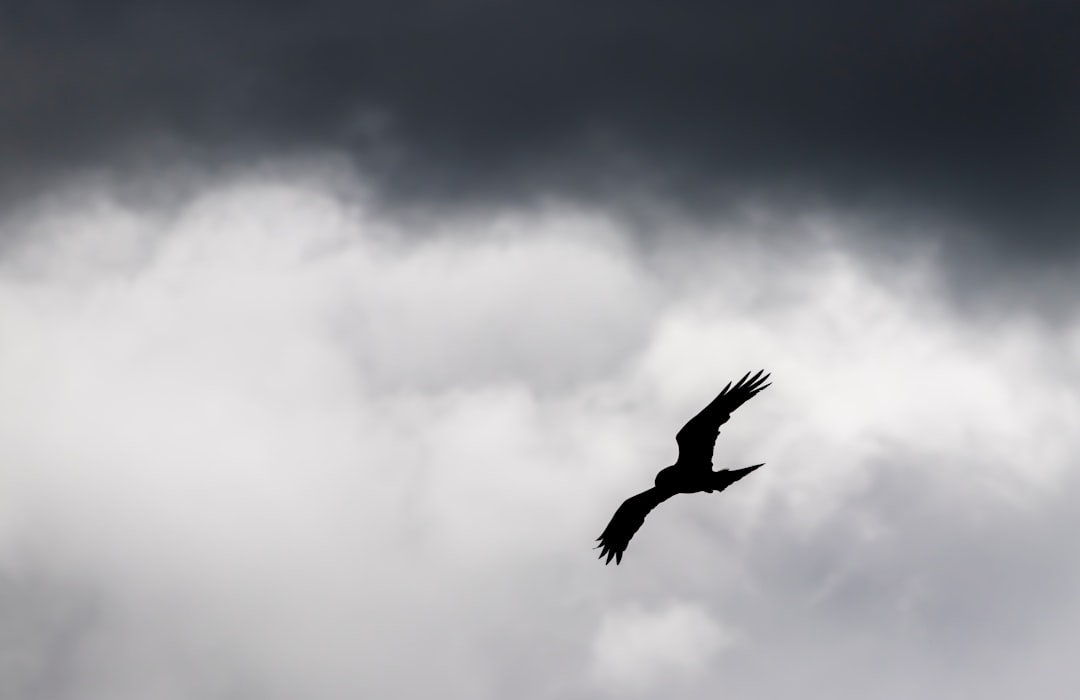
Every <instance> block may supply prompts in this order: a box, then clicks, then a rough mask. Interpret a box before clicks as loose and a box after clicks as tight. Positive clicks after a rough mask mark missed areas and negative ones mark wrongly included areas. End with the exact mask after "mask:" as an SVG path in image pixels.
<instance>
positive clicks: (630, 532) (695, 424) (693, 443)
mask: <svg viewBox="0 0 1080 700" xmlns="http://www.w3.org/2000/svg"><path fill="white" fill-rule="evenodd" d="M763 372H764V370H761V371H759V372H758V373H757V374H755V375H754V376H753V377H750V373H749V372H747V373H746V375H744V376H743V378H742V379H740V380H739V381H738V382H736V384H735V386H734V387H733V386H731V383H730V382H729V383H728V385H727V386H726V387H724V390H723V391H721V392H720V394H719V395H718V396H717V397H716V398H715V399H713V400H712V402H711V403H710V404H709V405H708V406H706V407H705V408H704V409H702V410H701V412H700V413H698V414H697V415H696V416H694V417H693V418H691V419H690V421H689V422H687V424H686V425H684V426H683V428H682V430H680V431H679V432H678V434H677V435H676V436H675V441H676V442H677V443H678V445H679V459H678V460H677V461H676V462H675V464H673V465H671V466H670V467H665V468H664V469H661V470H660V472H659V473H657V475H656V479H655V481H654V486H653V487H652V488H651V489H649V490H647V491H643V492H641V493H639V494H637V495H636V496H632V497H630V498H628V499H626V500H625V501H624V502H623V504H622V505H621V506H619V508H618V510H616V511H615V515H614V516H612V518H611V522H610V523H608V526H607V527H606V528H605V529H604V532H603V533H601V535H600V537H598V538H597V539H598V540H599V541H600V544H599V545H597V546H598V547H600V548H601V550H600V557H601V558H603V557H604V556H607V561H606V562H605V563H607V564H610V563H611V559H612V558H614V559H615V563H616V564H619V563H620V562H621V561H622V555H623V552H625V551H626V547H627V545H629V543H630V538H631V537H633V536H634V533H636V532H637V531H638V528H640V527H641V524H642V523H643V522H645V516H646V515H648V514H649V512H650V511H652V509H653V508H655V507H656V506H658V505H660V504H661V503H663V502H664V501H666V500H667V499H669V498H671V497H672V496H674V495H676V494H680V493H702V492H704V493H713V492H716V491H723V490H724V489H726V488H727V487H728V486H730V485H731V484H733V483H735V482H736V481H738V480H739V479H741V478H743V477H744V476H746V475H747V474H749V473H750V472H752V471H754V470H755V469H758V468H759V467H762V466H764V465H763V464H755V465H753V466H751V467H746V468H745V469H734V470H728V469H721V470H719V471H713V468H712V456H713V447H714V446H715V444H716V437H717V435H718V434H719V432H720V426H721V425H723V424H724V423H726V422H727V420H728V418H730V417H731V413H732V411H734V410H735V409H736V408H738V407H739V406H741V405H743V404H744V403H746V402H747V401H749V400H750V399H751V398H753V397H754V396H755V395H757V393H758V392H760V391H761V390H763V389H764V388H765V387H767V386H769V385H768V384H766V383H765V380H767V379H768V378H769V375H767V374H766V375H765V376H764V377H763V376H761V375H762V373H763Z"/></svg>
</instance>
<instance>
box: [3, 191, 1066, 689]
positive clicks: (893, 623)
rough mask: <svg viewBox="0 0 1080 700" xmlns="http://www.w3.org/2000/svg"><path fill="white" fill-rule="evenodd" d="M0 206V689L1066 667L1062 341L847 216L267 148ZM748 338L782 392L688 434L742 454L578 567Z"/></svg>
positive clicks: (667, 455) (746, 682)
mask: <svg viewBox="0 0 1080 700" xmlns="http://www.w3.org/2000/svg"><path fill="white" fill-rule="evenodd" d="M792 225H793V226H796V225H801V224H800V223H799V222H798V221H795V222H792ZM4 226H5V228H7V230H9V232H11V233H12V239H11V240H13V241H17V244H16V245H12V246H10V247H9V249H8V250H7V251H6V252H5V255H4V256H3V258H0V338H2V339H3V342H2V343H0V386H3V387H4V389H3V391H2V392H0V481H2V483H3V484H4V488H3V489H2V492H0V514H2V515H0V572H2V574H3V577H4V578H3V581H5V582H11V583H10V585H7V584H5V585H4V587H2V588H0V611H2V614H3V615H4V625H3V627H4V628H5V629H6V630H16V631H13V632H11V633H10V635H9V636H6V637H4V639H3V640H0V654H3V656H4V660H3V663H0V675H2V676H3V677H2V678H0V687H9V688H31V690H28V691H25V692H26V693H28V695H27V696H28V697H34V695H33V693H37V697H43V698H49V700H53V699H58V700H59V699H63V698H80V699H81V700H95V699H97V698H147V697H154V698H157V697H160V698H173V697H191V696H199V697H205V698H256V699H259V700H262V699H267V700H273V699H275V698H287V697H298V696H317V697H327V698H337V697H356V696H358V695H360V696H378V697H390V698H394V697H416V696H424V695H432V694H434V693H438V694H439V695H440V696H441V697H447V698H457V697H461V698H465V697H468V698H478V697H479V698H483V697H506V696H513V697H521V698H538V697H547V696H551V695H559V696H560V697H574V698H587V697H595V696H597V695H598V694H603V693H604V692H605V691H604V688H603V687H598V685H597V680H598V678H603V679H606V680H607V682H608V683H616V684H622V685H620V687H629V686H634V687H635V688H638V689H640V694H641V695H642V696H644V697H662V696H664V690H663V687H664V685H665V683H666V682H667V679H670V678H672V677H679V678H680V680H679V681H678V682H679V683H680V684H682V686H681V687H683V688H684V689H685V690H686V692H687V695H688V696H690V697H713V696H714V695H715V689H716V688H717V687H724V688H725V689H726V690H727V691H728V692H732V693H738V694H743V695H751V694H753V695H754V696H755V697H763V698H783V697H790V696H791V695H792V694H794V693H795V692H797V691H801V690H805V689H806V688H808V687H812V688H815V689H817V690H818V691H819V692H821V693H822V694H826V695H828V696H829V697H833V698H845V697H865V696H866V695H867V694H869V693H871V692H874V694H875V696H884V697H912V695H913V694H918V695H919V696H922V697H930V698H935V697H937V698H946V697H956V696H957V695H978V696H980V697H987V698H991V699H993V698H999V697H1000V698H1005V697H1014V696H1015V693H1016V692H1017V691H1018V689H1019V688H1021V687H1025V684H1027V683H1029V682H1032V681H1031V679H1032V678H1039V679H1057V680H1059V681H1060V682H1061V685H1052V684H1051V683H1050V680H1046V681H1045V683H1046V686H1045V687H1046V689H1047V693H1048V697H1053V696H1054V690H1053V689H1054V688H1057V687H1063V688H1067V687H1070V686H1069V685H1068V683H1069V681H1070V680H1071V679H1074V678H1075V674H1074V673H1073V672H1072V670H1071V669H1072V666H1073V664H1072V663H1071V661H1070V660H1069V658H1067V656H1066V655H1064V654H1062V653H1061V652H1060V651H1059V650H1060V649H1067V648H1074V647H1075V643H1076V641H1077V640H1076V639H1075V629H1076V626H1075V624H1073V622H1074V621H1075V620H1076V617H1077V613H1078V612H1080V606H1077V604H1076V603H1077V601H1076V599H1075V596H1074V594H1073V591H1074V590H1075V585H1074V584H1075V582H1076V574H1077V567H1076V564H1077V559H1076V557H1075V556H1074V555H1073V554H1072V552H1073V551H1074V550H1075V548H1074V547H1072V546H1071V543H1070V541H1069V534H1068V533H1070V532H1072V531H1073V530H1074V529H1075V516H1074V515H1073V514H1074V512H1075V508H1074V507H1072V506H1073V504H1074V503H1075V502H1076V497H1077V490H1076V489H1077V487H1076V479H1075V455H1076V454H1077V447H1078V446H1077V443H1076V440H1077V438H1076V436H1077V435H1080V431H1078V430H1077V428H1078V424H1080V403H1078V401H1080V394H1078V392H1077V387H1078V384H1077V373H1076V348H1077V344H1076V339H1077V338H1080V332H1078V331H1077V329H1076V327H1075V326H1062V327H1056V328H1055V327H1050V326H1047V325H1046V324H1042V323H1038V322H1035V320H1034V319H1033V317H1031V316H1030V315H1026V314H1022V313H1020V312H1019V311H1014V312H1011V313H1009V314H1003V315H1002V316H1000V317H999V318H997V319H987V318H972V319H968V318H963V317H959V316H957V315H956V314H955V312H954V310H953V308H952V307H951V306H950V305H948V304H945V303H943V302H942V299H941V297H940V295H939V293H938V291H937V290H939V289H940V288H941V287H940V284H941V270H940V269H939V268H938V267H936V263H935V260H934V259H933V258H930V257H927V258H911V259H908V260H906V261H904V263H903V264H902V265H894V266H892V267H891V268H889V267H883V266H881V263H880V261H879V260H876V259H875V258H872V257H866V256H864V255H862V254H861V253H860V252H859V251H858V250H857V249H853V248H850V247H847V246H846V245H845V242H846V241H847V240H848V238H846V237H845V236H844V235H841V234H842V233H843V232H842V231H838V232H837V235H832V236H819V237H815V238H814V240H815V241H818V242H817V243H815V244H814V245H807V246H806V247H805V248H801V249H798V250H795V249H792V250H789V251H782V254H773V251H772V250H771V249H770V248H769V247H768V246H764V247H762V246H757V245H755V243H754V241H756V240H758V239H757V238H756V237H755V236H752V235H747V236H739V237H725V236H713V237H708V236H707V237H700V238H699V237H693V236H689V237H685V238H680V239H678V240H677V241H674V242H672V244H671V245H668V246H665V247H664V248H663V249H661V250H649V249H647V248H643V247H641V246H638V245H636V244H635V239H633V237H632V235H631V234H630V233H628V232H627V231H626V230H625V229H624V228H623V227H622V224H621V223H620V222H619V220H618V219H615V218H611V217H608V216H606V215H605V212H604V211H603V210H595V209H587V208H577V209H574V208H569V207H557V206H552V207H550V208H548V209H545V210H515V209H503V210H498V211H492V212H489V213H488V215H478V214H476V213H473V214H471V215H469V216H464V215H463V216H462V217H461V218H445V219H442V220H438V221H437V222H435V223H433V221H432V220H423V219H418V220H415V221H413V222H412V223H408V222H406V221H404V220H402V219H400V218H395V217H389V216H385V215H384V214H383V213H382V212H380V210H378V209H377V208H373V207H370V206H368V205H367V204H365V202H364V200H363V199H359V200H350V199H344V198H342V197H341V196H340V191H339V190H332V189H327V188H326V187H324V185H323V183H322V181H320V180H318V179H315V180H305V179H302V178H295V177H291V178H284V179H280V178H279V179H274V178H267V177H265V176H260V175H258V174H249V175H247V176H244V177H240V178H237V179H235V180H232V181H228V182H225V181H218V182H213V183H210V184H208V185H207V186H206V187H205V188H204V189H203V190H202V191H201V192H200V193H199V194H198V196H196V197H195V198H193V199H191V200H190V201H188V202H186V203H184V204H182V205H180V206H176V207H172V208H168V209H161V210H158V209H153V208H146V207H144V208H133V207H130V206H128V205H126V204H125V203H124V202H123V200H121V199H118V198H117V197H116V196H115V194H114V192H113V191H112V190H111V189H109V188H107V187H106V188H102V189H99V190H96V191H89V192H86V193H84V194H83V196H81V197H79V198H75V199H59V200H54V201H53V203H52V204H51V205H50V206H44V207H42V208H41V209H39V210H37V211H33V212H29V213H24V214H22V215H21V216H20V217H17V218H9V219H7V220H6V221H5V222H4ZM410 226H411V227H414V228H409V227H410ZM760 366H764V367H766V368H768V369H770V370H772V371H773V373H774V377H775V384H774V385H773V386H772V387H770V388H769V390H768V391H767V392H766V393H764V394H762V395H761V396H760V397H758V398H756V399H755V400H754V401H753V402H752V403H751V404H748V405H747V406H746V407H744V408H743V409H740V411H739V413H738V415H737V416H735V417H734V418H733V420H732V422H731V423H730V424H729V427H727V428H725V430H724V432H723V434H722V436H721V439H720V441H719V443H718V452H717V464H718V465H721V466H733V467H735V466H743V465H745V464H750V463H756V462H759V461H764V462H766V463H767V467H766V468H765V469H762V470H761V471H759V472H757V473H755V475H754V478H753V479H750V480H746V481H745V482H740V484H739V486H738V488H733V489H732V490H731V491H730V492H726V493H725V494H723V496H720V497H706V496H687V497H684V498H680V499H677V500H675V501H672V502H671V503H670V504H665V506H664V507H663V508H660V509H658V510H657V511H656V512H655V513H654V514H652V515H650V517H649V521H648V523H647V525H646V526H645V527H644V528H642V530H641V532H639V533H638V535H637V536H636V537H635V539H634V541H633V543H632V545H631V549H630V550H629V551H628V553H627V557H626V558H625V559H624V561H623V565H622V566H621V567H619V568H618V569H615V567H603V566H601V565H599V564H598V563H597V562H596V561H595V559H594V558H593V557H594V556H595V552H594V551H592V550H591V549H590V545H591V542H592V540H593V538H594V537H595V536H596V534H598V533H599V531H600V530H601V529H602V528H603V525H604V524H605V523H606V521H607V519H608V518H609V517H610V515H611V513H612V512H613V511H614V508H615V507H616V506H617V505H618V503H619V502H620V501H621V500H622V499H623V498H625V497H627V496H629V495H632V494H633V493H634V492H636V491H638V490H642V489H644V488H646V487H647V486H648V485H649V484H650V483H651V479H652V476H653V474H654V472H655V471H656V470H657V469H658V468H659V467H662V466H664V465H666V464H670V463H671V461H672V460H673V459H674V458H675V445H674V441H673V435H674V432H675V431H676V430H677V428H678V426H679V425H681V424H682V422H684V421H685V420H686V419H687V418H689V417H690V416H691V415H693V413H694V412H695V411H697V410H698V409H699V408H700V406H701V405H703V403H704V402H705V401H707V400H708V399H709V398H711V395H712V394H713V393H714V392H715V391H717V390H719V388H720V387H722V386H723V384H724V383H725V382H726V381H728V380H729V379H732V378H735V377H736V376H738V375H740V374H741V373H742V372H744V371H745V370H746V369H750V368H756V367H760ZM34 590H43V591H48V592H49V593H48V594H45V593H42V594H41V595H40V596H39V597H38V596H36V595H33V594H31V593H30V591H34ZM28 601H29V602H28ZM648 630H653V631H658V632H657V634H661V633H662V634H665V635H667V638H668V640H669V641H668V643H664V644H662V645H661V644H657V645H656V646H653V643H654V642H657V641H658V640H659V639H660V637H657V636H655V635H654V634H653V633H652V632H650V633H649V634H645V632H646V631H648ZM736 632H737V635H736ZM729 635H736V636H735V637H729ZM729 638H731V639H734V641H736V642H737V643H732V644H730V645H726V644H727V642H726V641H725V640H728V639H729ZM680 650H681V651H680ZM721 652H722V653H721ZM987 669H990V670H989V671H988V670H987ZM1040 682H1041V681H1040ZM34 689H36V690H34ZM890 694H891V695H890Z"/></svg>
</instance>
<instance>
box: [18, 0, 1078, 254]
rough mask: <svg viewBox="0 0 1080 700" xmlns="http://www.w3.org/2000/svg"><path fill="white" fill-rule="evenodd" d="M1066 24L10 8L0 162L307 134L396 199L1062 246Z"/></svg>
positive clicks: (1066, 194) (48, 165)
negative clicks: (871, 223)
mask: <svg viewBox="0 0 1080 700" xmlns="http://www.w3.org/2000/svg"><path fill="white" fill-rule="evenodd" d="M1078 13H1080V10H1078V9H1077V6H1076V4H1075V3H1073V2H1068V1H1067V0H1060V1H1059V0H1047V1H1045V2H1039V3H1009V2H969V1H966V0H950V1H949V2H944V3H941V2H918V3H910V2H909V3H904V4H902V5H901V4H896V5H888V6H885V5H882V4H866V3H856V2H849V1H847V0H832V1H830V2H827V3H824V4H822V3H811V4H808V3H803V2H786V1H784V2H768V3H763V2H752V3H751V2H735V3H730V2H729V3H720V4H717V3H699V2H690V1H685V2H674V3H672V2H668V3H659V4H658V3H651V2H620V3H614V2H589V3H581V2H573V3H568V2H544V3H541V2H528V3H526V2H511V3H506V2H489V1H486V0H456V1H454V2H423V1H417V2H384V1H380V0H375V1H369V2H364V3H342V2H333V1H330V0H322V1H317V2H309V3H303V4H300V5H296V4H287V3H254V2H242V3H228V4H222V3H210V2H202V1H198V0H197V1H195V2H186V3H168V2H151V3H128V2H102V3H95V4H94V6H93V7H92V8H90V7H89V6H86V5H85V4H81V3H75V2H69V1H61V2H54V3H49V4H47V5H43V4H41V3H33V4H31V3H21V4H16V5H8V6H7V7H6V8H5V10H3V22H2V25H3V29H2V30H0V31H2V33H3V37H2V38H3V41H2V43H0V45H2V46H3V48H2V49H0V51H2V54H0V66H2V67H0V80H2V82H3V84H4V85H6V86H8V88H7V89H6V90H5V93H4V96H3V97H2V98H0V99H3V101H4V102H3V105H2V106H3V108H2V109H0V114H2V115H3V116H2V117H0V153H2V155H3V161H4V164H5V165H4V169H3V175H2V177H3V180H4V182H5V184H6V186H7V188H8V191H9V192H16V191H20V188H25V187H29V186H30V185H27V184H26V183H33V182H35V181H37V178H40V177H45V176H46V174H48V173H53V174H55V173H56V172H57V171H58V169H59V170H65V169H68V168H71V167H74V166H77V165H79V164H81V165H84V166H85V165H93V164H99V165H100V164H108V163H110V162H111V163H113V164H116V163H117V162H123V161H126V160H134V161H141V162H143V164H144V166H145V167H149V168H151V169H154V168H160V166H161V162H162V161H170V160H175V159H177V158H178V157H180V156H183V157H185V158H195V159H196V160H200V159H203V160H206V161H207V162H219V163H220V162H231V161H233V160H237V159H238V160H244V159H250V158H253V157H256V156H258V155H259V154H267V153H270V154H278V155H280V154H290V153H298V152H306V151H310V150H316V151H317V150H328V151H331V152H348V153H351V154H352V155H353V156H354V157H355V159H356V162H357V163H358V164H359V165H360V167H361V168H362V169H364V170H366V171H367V172H369V173H370V174H371V175H372V176H373V177H375V178H376V181H377V182H378V183H379V184H380V186H381V187H382V188H383V191H384V194H387V195H388V196H390V197H391V198H392V199H393V198H399V197H401V198H404V201H435V202H443V203H453V202H474V203H476V202H479V203H484V202H493V201H500V202H501V201H505V200H507V199H510V200H514V201H525V200H527V199H529V198H531V197H533V196H536V195H537V194H538V193H557V194H562V195H565V196H569V197H577V198H586V199H599V200H602V201H608V202H615V203H621V204H624V205H633V203H634V201H635V200H636V199H637V198H638V196H639V195H646V194H648V195H650V196H655V197H656V198H658V199H659V200H662V201H669V202H675V203H680V204H681V205H685V206H688V207H689V210H691V211H699V212H701V211H703V212H714V213H715V212H718V211H719V212H724V211H729V210H730V209H732V208H734V209H738V208H739V206H742V205H743V204H745V202H747V201H761V200H764V201H767V202H769V203H770V206H773V207H784V206H792V207H795V208H796V209H798V208H803V207H817V206H825V207H828V208H839V209H852V210H855V211H862V212H870V213H873V214H875V215H884V216H887V217H900V218H907V219H909V220H910V221H911V222H913V224H914V226H913V228H914V229H915V230H916V231H917V233H915V234H914V235H915V236H927V235H931V236H932V235H933V234H927V232H926V231H925V230H920V229H925V228H927V227H926V226H923V224H925V223H926V222H927V221H938V222H945V223H946V224H948V225H947V226H946V227H945V228H946V229H957V230H960V231H963V230H965V229H968V230H970V231H972V232H973V233H971V234H970V235H971V238H968V237H965V235H962V234H955V235H950V236H947V237H946V240H947V242H948V244H949V245H950V246H952V247H954V248H956V251H955V252H956V254H957V255H959V256H961V257H970V256H973V255H974V256H986V257H988V258H989V259H990V260H991V261H996V262H997V263H1001V262H1002V261H1006V262H1015V261H1016V260H1018V259H1020V260H1027V261H1035V262H1038V263H1046V262H1052V261H1055V260H1060V259H1061V256H1062V255H1063V254H1071V253H1074V252H1075V245H1074V239H1075V237H1074V236H1072V235H1071V232H1072V230H1074V229H1075V226H1076V224H1077V221H1078V220H1080V219H1078V217H1077V214H1078V211H1077V202H1078V201H1080V197H1077V196H1076V193H1077V184H1078V174H1080V173H1078V170H1077V163H1080V157H1078V155H1080V154H1078V151H1077V148H1078V147H1080V138H1078V128H1080V127H1078V126H1077V125H1078V124H1080V109H1078V107H1080V98H1078V97H1077V96H1078V95H1080V84H1078V82H1077V73H1076V71H1075V69H1074V68H1073V67H1074V66H1075V65H1077V64H1078V63H1080V53H1078V52H1080V49H1078V47H1080V40H1078V38H1080V33H1078V30H1077V27H1078V26H1080V25H1078V20H1080V15H1078ZM155 144H156V145H155ZM125 154H126V155H125ZM938 228H940V226H939V227H938ZM980 269H981V268H980Z"/></svg>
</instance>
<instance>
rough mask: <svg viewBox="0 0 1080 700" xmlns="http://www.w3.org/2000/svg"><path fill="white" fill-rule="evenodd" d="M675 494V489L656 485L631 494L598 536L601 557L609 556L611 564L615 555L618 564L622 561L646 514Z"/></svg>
mask: <svg viewBox="0 0 1080 700" xmlns="http://www.w3.org/2000/svg"><path fill="white" fill-rule="evenodd" d="M674 495H675V492H674V491H665V490H661V489H658V488H656V487H655V486H654V487H653V488H651V489H649V490H648V491H642V492H641V493H639V494H638V495H636V496H631V497H630V498H628V499H626V500H625V501H623V503H622V505H621V506H619V508H618V510H616V511H615V515H613V516H611V522H609V523H608V526H607V527H606V528H604V531H603V532H602V533H601V534H600V536H599V537H597V538H596V539H597V540H599V541H600V544H598V545H597V547H599V548H601V549H600V558H601V559H603V558H604V556H607V561H606V562H604V563H605V564H610V563H611V558H612V557H615V563H616V564H618V563H619V562H621V561H622V555H623V552H625V551H626V546H627V545H628V544H630V538H631V537H633V536H634V533H635V532H637V531H638V529H639V528H640V527H641V524H642V523H643V522H645V516H646V515H648V514H649V512H650V511H652V509H653V508H655V507H656V506H658V505H660V504H661V503H663V502H664V501H666V500H667V499H669V498H671V497H672V496H674Z"/></svg>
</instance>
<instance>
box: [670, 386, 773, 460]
mask: <svg viewBox="0 0 1080 700" xmlns="http://www.w3.org/2000/svg"><path fill="white" fill-rule="evenodd" d="M764 372H765V370H759V371H758V373H757V374H755V375H754V376H753V377H751V376H750V373H749V372H747V373H746V374H744V375H743V378H742V379H740V380H739V381H738V382H736V383H735V386H731V382H728V385H727V386H725V387H724V390H723V391H721V392H720V394H719V395H718V396H717V397H716V398H715V399H713V400H712V403H710V404H709V405H708V406H706V407H705V408H703V409H701V413H698V414H697V415H696V416H694V417H693V418H691V419H690V420H689V421H688V422H687V424H686V425H684V426H683V427H682V430H680V431H679V432H678V434H677V435H676V436H675V442H677V443H679V464H681V465H686V466H695V467H696V466H702V467H706V468H711V465H712V455H713V448H714V447H715V446H716V436H717V435H718V434H719V433H720V426H721V425H723V424H724V423H727V420H728V418H730V417H731V413H732V412H733V411H734V410H735V409H736V408H738V407H739V406H742V405H743V404H744V403H746V402H747V401H749V400H750V399H751V398H753V397H754V396H755V395H757V393H758V392H759V391H761V390H762V389H764V388H765V387H767V386H769V385H768V384H766V383H765V380H767V379H768V378H769V375H767V374H766V375H765V376H764V377H763V376H761V375H762V374H763V373H764Z"/></svg>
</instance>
